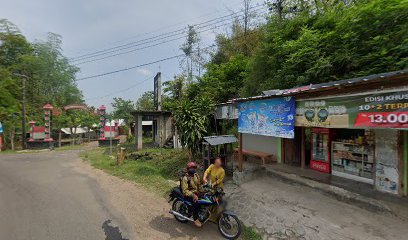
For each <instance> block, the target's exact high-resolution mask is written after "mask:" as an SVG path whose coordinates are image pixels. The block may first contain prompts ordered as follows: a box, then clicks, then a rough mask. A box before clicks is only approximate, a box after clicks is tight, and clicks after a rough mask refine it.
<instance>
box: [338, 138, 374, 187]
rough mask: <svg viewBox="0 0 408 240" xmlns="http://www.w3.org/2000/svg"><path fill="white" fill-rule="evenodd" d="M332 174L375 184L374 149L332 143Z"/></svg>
mask: <svg viewBox="0 0 408 240" xmlns="http://www.w3.org/2000/svg"><path fill="white" fill-rule="evenodd" d="M331 149H332V154H331V156H332V161H331V162H332V174H333V175H335V176H340V177H344V178H349V179H353V180H356V181H360V182H365V183H369V184H373V183H374V180H373V179H374V148H373V147H372V146H371V145H361V144H356V143H347V142H332V146H331Z"/></svg>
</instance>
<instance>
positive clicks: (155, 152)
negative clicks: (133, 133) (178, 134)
mask: <svg viewBox="0 0 408 240" xmlns="http://www.w3.org/2000/svg"><path fill="white" fill-rule="evenodd" d="M107 153H109V149H108V148H97V149H92V150H87V151H84V152H81V153H80V156H81V158H82V159H84V160H85V161H89V162H90V164H91V165H92V166H94V167H95V168H98V169H101V170H104V171H105V172H107V173H109V174H111V175H114V176H117V177H120V178H123V179H127V180H131V181H134V182H137V183H139V184H141V185H142V186H143V187H145V188H146V189H148V190H149V191H153V192H156V193H158V194H160V195H161V196H166V195H167V194H168V192H169V191H170V190H171V189H172V187H174V186H176V185H177V184H178V179H179V177H178V176H179V175H178V174H179V171H180V170H181V169H183V168H184V167H185V165H186V163H187V162H188V157H187V153H186V152H184V151H181V150H173V149H162V150H161V149H158V148H151V149H144V150H143V151H139V152H137V154H138V155H139V156H141V157H139V158H138V159H137V160H131V159H130V158H128V159H126V160H125V163H124V164H123V165H121V166H118V165H116V158H115V157H112V156H109V155H108V154H107ZM146 153H148V154H147V155H146V156H145V154H146ZM241 239H243V240H262V239H263V238H262V236H261V235H260V234H259V233H257V231H256V230H255V229H254V228H252V227H245V226H244V227H243V231H242V235H241Z"/></svg>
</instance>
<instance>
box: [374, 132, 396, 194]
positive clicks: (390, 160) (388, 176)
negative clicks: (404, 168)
mask: <svg viewBox="0 0 408 240" xmlns="http://www.w3.org/2000/svg"><path fill="white" fill-rule="evenodd" d="M398 157H399V156H398V130H393V129H379V130H375V160H376V179H375V187H376V189H377V190H379V191H382V192H388V193H393V194H398V183H399V177H400V176H399V174H398Z"/></svg>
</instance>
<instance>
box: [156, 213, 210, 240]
mask: <svg viewBox="0 0 408 240" xmlns="http://www.w3.org/2000/svg"><path fill="white" fill-rule="evenodd" d="M149 225H150V227H151V228H153V229H155V230H157V231H159V232H162V233H165V234H169V235H170V239H175V238H186V239H195V238H198V239H208V238H210V236H214V235H215V236H217V232H216V231H215V230H214V229H212V227H213V226H211V225H212V224H205V225H203V227H202V228H196V227H194V225H193V224H192V223H180V222H177V221H176V220H175V219H174V218H173V217H171V216H165V215H161V216H157V217H155V218H154V219H153V220H152V221H151V222H150V223H149ZM203 234H204V235H203ZM211 238H213V237H211Z"/></svg>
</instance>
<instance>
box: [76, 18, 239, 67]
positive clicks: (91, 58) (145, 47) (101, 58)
mask: <svg viewBox="0 0 408 240" xmlns="http://www.w3.org/2000/svg"><path fill="white" fill-rule="evenodd" d="M230 23H231V22H228V23H224V24H222V25H218V26H216V27H213V28H209V29H205V30H202V31H199V32H197V33H198V34H199V33H203V32H208V31H211V30H214V29H216V28H220V27H223V26H227V25H229V24H230ZM184 38H185V36H184V35H183V36H181V37H177V38H173V39H169V40H166V41H162V42H159V43H155V44H151V45H147V46H144V47H140V48H136V49H131V50H128V51H125V52H119V53H115V54H112V55H108V56H103V55H105V54H108V53H109V52H108V53H103V54H100V55H101V56H103V57H100V58H94V57H97V56H99V55H95V56H93V57H89V58H90V60H86V59H88V58H84V59H83V60H86V61H81V62H79V63H75V65H77V66H78V65H82V64H86V63H90V62H96V61H100V60H104V59H107V58H112V57H116V56H120V55H124V54H129V53H132V52H136V51H140V50H143V49H147V48H152V47H155V46H159V45H162V44H166V43H169V42H173V41H177V40H180V39H184ZM140 45H144V44H140ZM132 48H133V46H132ZM114 52H116V51H112V53H114Z"/></svg>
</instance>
